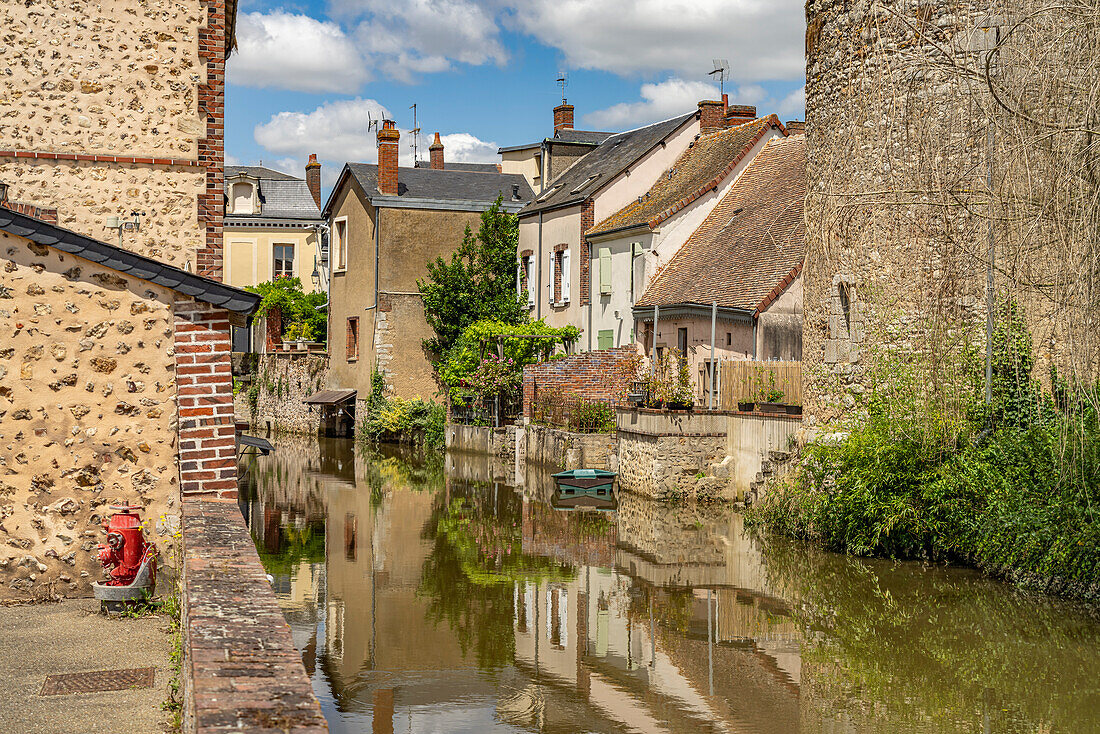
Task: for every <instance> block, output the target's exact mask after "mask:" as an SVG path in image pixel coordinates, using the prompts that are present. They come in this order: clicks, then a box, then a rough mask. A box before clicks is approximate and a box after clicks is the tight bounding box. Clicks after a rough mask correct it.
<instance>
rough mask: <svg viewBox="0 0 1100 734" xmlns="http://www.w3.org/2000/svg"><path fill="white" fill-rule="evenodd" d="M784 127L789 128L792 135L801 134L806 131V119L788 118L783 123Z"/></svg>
mask: <svg viewBox="0 0 1100 734" xmlns="http://www.w3.org/2000/svg"><path fill="white" fill-rule="evenodd" d="M783 127H785V128H787V132H788V133H790V134H791V135H800V134H802V133H805V132H806V121H805V120H787V121H786V122H784V123H783Z"/></svg>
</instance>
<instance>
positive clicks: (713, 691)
mask: <svg viewBox="0 0 1100 734" xmlns="http://www.w3.org/2000/svg"><path fill="white" fill-rule="evenodd" d="M276 445H277V451H276V453H275V454H273V455H271V456H266V457H250V458H247V459H245V460H243V465H242V469H243V471H242V490H243V491H242V500H241V506H242V512H244V514H245V517H246V518H247V519H248V521H249V525H250V527H251V528H252V533H253V535H254V537H255V539H256V547H257V549H258V550H259V552H260V555H261V558H262V560H263V562H264V564H265V566H266V568H267V569H268V571H269V573H271V574H272V575H273V576H274V577H275V589H276V592H277V594H278V596H279V599H280V603H281V604H282V606H283V610H284V612H285V614H286V617H287V620H288V622H289V623H290V625H291V628H292V630H293V632H294V637H295V641H296V643H297V645H298V647H299V649H300V650H301V651H302V655H303V658H304V660H305V663H306V668H307V670H308V672H309V673H310V675H311V676H312V677H313V683H314V689H315V691H316V692H317V694H318V696H319V698H320V699H321V701H322V706H323V708H324V711H325V715H326V716H327V717H328V720H329V722H330V726H331V729H332V731H333V732H368V731H370V732H395V731H396V732H410V731H411V732H421V731H445V732H459V731H468V732H485V731H544V732H576V731H586V732H589V731H591V732H621V731H635V732H775V733H777V734H778V733H780V732H800V731H802V732H823V733H828V734H832V733H833V732H879V731H883V732H894V731H897V732H922V733H923V732H1059V731H1066V732H1085V731H1097V730H1100V690H1098V689H1100V686H1098V684H1097V683H1096V682H1095V680H1096V678H1097V674H1098V673H1100V648H1098V646H1097V642H1098V641H1100V625H1098V624H1097V622H1096V621H1095V620H1094V619H1093V618H1092V617H1090V616H1089V615H1088V614H1087V613H1086V611H1085V610H1083V609H1081V608H1077V607H1074V606H1071V605H1068V604H1064V603H1059V602H1055V601H1052V600H1050V599H1041V598H1039V599H1037V598H1034V597H1029V596H1026V595H1024V594H1022V593H1019V592H1017V591H1015V590H1014V589H1012V588H1010V587H1006V586H1004V585H1001V584H997V583H994V582H990V581H988V580H985V579H982V578H981V577H979V576H977V575H976V574H972V573H970V572H968V571H965V570H960V569H945V568H942V567H923V566H920V565H917V564H890V563H879V562H867V561H859V560H853V559H847V558H843V557H839V556H834V555H830V554H824V553H817V552H811V551H808V550H806V549H805V548H802V547H799V546H796V545H792V544H788V543H782V542H778V541H774V540H769V541H767V542H763V543H761V542H758V541H756V540H754V539H752V538H750V537H748V536H746V535H745V534H744V533H743V532H742V528H741V521H740V517H739V516H737V515H735V514H731V513H727V512H722V511H719V510H715V509H711V508H705V507H689V506H668V505H660V504H657V503H654V502H652V501H649V500H645V499H642V498H639V497H636V496H633V495H628V494H619V495H617V496H616V498H615V499H616V507H615V508H614V511H597V510H593V509H578V508H575V507H574V508H568V509H566V508H564V507H562V506H561V503H560V502H559V501H557V500H559V499H560V498H556V497H555V491H554V485H553V481H552V479H551V478H550V476H549V472H545V473H544V472H538V471H534V470H533V469H528V472H527V476H526V477H525V478H524V479H525V482H524V488H523V489H516V488H513V487H511V486H508V485H506V484H504V483H503V482H501V481H499V480H500V479H501V477H497V481H494V480H493V477H492V469H491V467H490V466H489V465H488V464H487V463H486V461H485V459H484V457H475V458H472V459H468V458H467V457H462V456H449V457H448V459H447V462H446V467H445V468H444V466H442V465H439V464H431V463H429V464H425V463H423V462H419V461H417V460H415V458H413V457H409V456H402V455H400V454H398V453H395V452H393V451H382V452H380V453H378V452H370V453H364V452H356V451H353V450H352V446H351V443H350V442H347V441H341V440H334V439H333V440H329V439H326V440H322V441H320V442H318V441H316V440H314V439H309V440H305V439H298V440H295V439H282V440H279V441H277V442H276ZM510 478H512V477H510ZM555 505H557V507H555Z"/></svg>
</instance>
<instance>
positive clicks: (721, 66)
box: [707, 59, 730, 94]
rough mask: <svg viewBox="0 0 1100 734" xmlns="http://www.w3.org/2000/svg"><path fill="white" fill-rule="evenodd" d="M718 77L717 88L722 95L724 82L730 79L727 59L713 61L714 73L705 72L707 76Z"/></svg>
mask: <svg viewBox="0 0 1100 734" xmlns="http://www.w3.org/2000/svg"><path fill="white" fill-rule="evenodd" d="M715 75H717V76H718V87H719V89H720V90H721V92H722V94H725V93H726V80H727V79H729V78H730V62H729V59H714V71H709V72H707V76H715Z"/></svg>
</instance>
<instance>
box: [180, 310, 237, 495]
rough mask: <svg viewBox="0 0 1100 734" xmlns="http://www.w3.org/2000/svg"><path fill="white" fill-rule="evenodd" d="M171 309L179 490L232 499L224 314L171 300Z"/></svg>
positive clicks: (233, 458) (233, 457) (233, 452)
mask: <svg viewBox="0 0 1100 734" xmlns="http://www.w3.org/2000/svg"><path fill="white" fill-rule="evenodd" d="M173 310H174V315H175V353H176V395H177V402H178V404H179V409H178V411H179V460H180V490H181V491H182V492H183V494H184V496H195V497H210V498H213V497H217V498H223V499H232V498H235V497H236V496H237V446H236V426H235V423H234V419H233V367H232V363H231V361H230V350H231V349H232V346H231V343H230V341H231V340H230V332H229V314H228V312H227V311H225V310H223V309H219V308H216V307H214V306H210V305H208V304H205V303H199V302H198V301H177V302H176V304H175V307H174V309H173Z"/></svg>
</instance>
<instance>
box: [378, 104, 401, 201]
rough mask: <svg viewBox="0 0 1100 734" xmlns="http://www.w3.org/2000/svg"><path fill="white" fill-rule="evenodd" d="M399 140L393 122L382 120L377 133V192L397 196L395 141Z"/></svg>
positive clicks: (399, 135) (398, 133)
mask: <svg viewBox="0 0 1100 734" xmlns="http://www.w3.org/2000/svg"><path fill="white" fill-rule="evenodd" d="M400 139H401V133H400V131H398V129H397V127H396V126H395V124H394V122H393V120H383V121H382V128H381V129H380V130H379V131H378V190H379V191H380V192H382V194H384V195H386V196H397V141H398V140H400Z"/></svg>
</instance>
